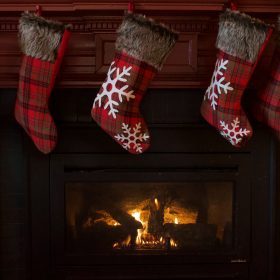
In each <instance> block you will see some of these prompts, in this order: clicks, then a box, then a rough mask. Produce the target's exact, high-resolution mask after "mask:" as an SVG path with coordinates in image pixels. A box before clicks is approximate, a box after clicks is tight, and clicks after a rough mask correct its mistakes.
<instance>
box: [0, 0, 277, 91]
mask: <svg viewBox="0 0 280 280" xmlns="http://www.w3.org/2000/svg"><path fill="white" fill-rule="evenodd" d="M134 2H135V7H136V12H140V13H144V14H146V15H148V16H151V17H153V18H155V19H156V20H158V21H162V22H164V23H166V24H167V25H169V26H170V27H172V28H173V29H175V30H177V31H178V32H179V34H180V36H179V41H178V43H177V44H176V46H175V48H174V50H173V51H172V53H171V54H170V56H169V58H168V60H167V62H166V64H165V65H164V68H163V69H162V71H161V72H160V73H159V74H158V75H157V76H156V78H155V80H154V81H153V82H152V84H151V87H152V88H205V87H206V86H207V83H208V82H209V80H210V75H211V72H212V70H213V65H214V63H215V53H216V49H215V39H216V35H217V26H218V24H217V23H218V15H219V13H220V12H221V11H222V10H223V9H224V7H225V3H226V2H227V1H225V0H214V1H208V0H200V1H193V0H176V1H175V2H172V3H170V1H158V0H154V1H152V0H150V1H134ZM238 2H239V9H240V10H241V11H242V12H247V13H250V14H252V15H253V16H256V17H259V18H261V19H263V20H265V21H266V22H268V23H272V24H275V23H276V19H277V14H278V13H280V5H279V1H278V0H268V1H267V0H243V1H238ZM127 3H128V1H118V2H117V3H116V2H115V1H112V0H105V1H101V0H99V1H97V2H93V1H68V0H60V1H54V0H48V1H44V3H43V4H42V5H41V6H42V11H43V16H45V17H48V18H54V19H56V20H60V21H62V22H65V23H71V24H72V25H73V35H72V37H71V40H70V43H69V47H68V50H67V53H66V56H65V59H64V62H63V66H62V69H61V73H60V77H59V78H58V79H57V87H66V88H96V87H99V86H100V84H101V82H102V81H103V80H104V78H105V74H106V71H107V69H108V66H109V64H110V62H111V60H112V58H113V55H114V41H115V38H116V32H115V31H116V29H117V28H118V26H119V24H120V22H121V20H122V16H123V11H124V10H126V9H127ZM36 4H40V3H39V1H24V3H23V1H15V0H11V1H1V0H0V15H1V18H0V87H2V88H16V87H17V83H18V72H19V66H20V60H21V59H20V58H21V54H20V50H19V47H18V42H17V24H18V19H19V16H20V13H21V12H22V11H24V10H30V11H32V10H33V11H34V10H35V5H36ZM274 45H275V44H274V40H272V42H271V44H270V45H269V47H268V48H267V50H266V53H265V56H264V59H263V60H262V62H261V65H260V67H261V68H262V69H266V68H267V65H269V60H270V58H271V53H272V52H273V49H274ZM257 72H258V71H257ZM260 75H261V74H260Z"/></svg>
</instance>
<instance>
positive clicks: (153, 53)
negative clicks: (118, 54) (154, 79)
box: [116, 13, 178, 70]
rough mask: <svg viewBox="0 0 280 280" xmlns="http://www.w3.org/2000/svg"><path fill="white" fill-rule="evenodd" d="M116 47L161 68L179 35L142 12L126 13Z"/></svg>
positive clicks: (119, 30)
mask: <svg viewBox="0 0 280 280" xmlns="http://www.w3.org/2000/svg"><path fill="white" fill-rule="evenodd" d="M117 33H118V37H117V41H116V49H117V50H118V51H125V52H126V53H127V54H129V55H131V56H133V57H135V58H137V59H139V60H141V61H144V62H146V63H148V64H150V65H152V66H153V67H155V68H156V69H157V70H160V69H161V67H162V65H163V63H164V60H165V58H166V57H167V55H168V53H169V52H170V50H171V49H172V47H173V46H174V44H175V42H176V40H177V37H178V35H177V34H176V33H175V32H173V31H171V30H170V29H168V28H167V27H166V26H164V25H163V24H160V23H156V22H154V21H153V20H152V19H150V18H146V17H145V16H143V15H140V14H132V13H128V14H126V16H125V18H124V20H123V22H122V24H121V26H120V27H119V29H118V31H117Z"/></svg>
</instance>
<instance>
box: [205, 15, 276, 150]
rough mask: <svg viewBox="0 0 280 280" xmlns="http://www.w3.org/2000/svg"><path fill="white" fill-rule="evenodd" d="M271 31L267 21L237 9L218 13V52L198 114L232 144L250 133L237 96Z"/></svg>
mask: <svg viewBox="0 0 280 280" xmlns="http://www.w3.org/2000/svg"><path fill="white" fill-rule="evenodd" d="M271 33H272V29H271V28H270V27H269V26H268V25H266V24H264V23H263V22H261V21H259V20H257V19H254V18H251V17H250V16H248V15H245V14H242V13H240V12H238V11H231V10H227V11H225V12H224V13H223V14H222V15H221V16H220V22H219V32H218V37H217V43H216V44H217V48H218V49H219V53H218V56H217V61H216V67H215V70H214V74H213V76H212V80H211V85H210V86H209V87H208V89H207V90H206V93H205V96H204V100H203V102H202V105H201V114H202V116H203V117H204V118H205V120H206V121H207V122H208V123H209V124H210V125H212V126H213V127H215V128H216V129H217V130H218V131H219V132H220V134H221V135H222V136H223V137H224V138H225V139H226V140H228V141H229V142H230V143H231V144H232V145H233V146H235V147H241V146H242V145H244V143H245V142H246V141H247V140H248V139H249V138H250V137H251V136H252V132H253V131H252V127H251V125H250V123H249V121H248V119H247V117H246V115H245V112H244V110H243V109H242V107H241V98H242V95H243V93H244V90H245V89H246V87H247V85H248V82H249V80H250V78H251V76H252V73H253V71H254V69H255V67H256V64H257V62H258V60H259V58H260V56H261V54H262V52H263V50H264V48H265V46H266V45H267V42H268V40H269V38H270V36H271Z"/></svg>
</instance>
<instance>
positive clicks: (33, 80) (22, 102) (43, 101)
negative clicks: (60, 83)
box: [15, 56, 57, 153]
mask: <svg viewBox="0 0 280 280" xmlns="http://www.w3.org/2000/svg"><path fill="white" fill-rule="evenodd" d="M53 69H54V64H53V63H50V62H48V61H42V60H40V59H36V58H32V57H30V56H24V57H23V61H22V65H21V69H20V74H19V87H18V93H17V99H16V105H15V117H16V120H17V121H18V122H19V124H20V125H21V126H22V127H23V128H24V130H25V131H26V133H27V134H28V135H29V136H30V137H31V139H32V140H33V142H34V144H35V145H36V147H37V148H38V149H39V150H40V151H42V152H43V153H48V152H50V151H51V150H53V148H54V147H55V144H56V140H57V131H56V126H55V124H54V121H53V118H52V117H51V115H50V112H49V109H48V101H49V97H50V94H51V90H50V89H49V85H50V82H51V79H52V73H53Z"/></svg>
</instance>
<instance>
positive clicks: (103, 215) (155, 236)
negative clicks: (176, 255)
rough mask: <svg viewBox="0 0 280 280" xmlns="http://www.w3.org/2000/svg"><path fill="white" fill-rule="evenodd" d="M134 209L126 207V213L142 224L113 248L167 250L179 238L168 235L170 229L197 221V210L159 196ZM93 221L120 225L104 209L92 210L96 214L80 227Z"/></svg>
mask: <svg viewBox="0 0 280 280" xmlns="http://www.w3.org/2000/svg"><path fill="white" fill-rule="evenodd" d="M137 206H138V207H137V208H134V209H131V210H128V209H126V210H125V211H126V213H127V214H129V215H130V216H131V217H133V218H134V219H135V220H136V221H137V222H139V223H141V225H142V227H141V228H139V227H140V226H139V224H138V226H139V227H138V228H137V236H136V229H134V230H135V233H133V229H132V232H131V233H129V234H128V235H127V237H126V238H125V239H123V240H120V241H118V242H115V243H114V244H113V248H114V249H123V248H132V247H133V248H136V249H169V248H177V247H179V245H178V241H177V240H174V239H173V238H171V236H170V230H171V232H172V229H174V230H178V227H181V226H183V225H184V224H189V223H196V219H197V212H195V211H192V210H190V209H186V208H182V207H180V205H178V204H175V205H174V204H168V207H165V205H164V202H162V201H160V199H159V198H153V199H151V200H150V199H147V200H145V201H142V202H141V203H139V204H138V205H137ZM96 223H105V224H107V225H108V226H122V224H121V223H120V222H119V221H117V220H115V219H114V218H113V217H112V216H111V215H110V213H108V212H107V211H105V210H97V211H95V215H93V216H92V217H89V218H88V219H87V220H86V221H85V222H84V224H83V227H84V228H85V229H86V228H90V227H93V226H94V225H95V224H96Z"/></svg>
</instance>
